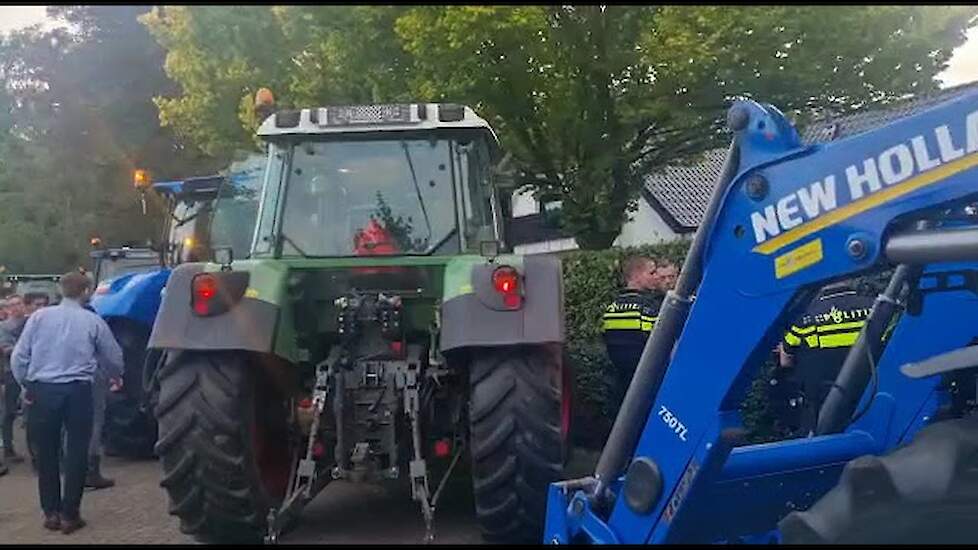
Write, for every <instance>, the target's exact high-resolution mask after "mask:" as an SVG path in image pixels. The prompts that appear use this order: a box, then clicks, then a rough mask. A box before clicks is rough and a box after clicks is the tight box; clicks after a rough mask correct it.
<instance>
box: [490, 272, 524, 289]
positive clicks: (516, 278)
mask: <svg viewBox="0 0 978 550" xmlns="http://www.w3.org/2000/svg"><path fill="white" fill-rule="evenodd" d="M492 286H494V287H496V292H498V293H500V294H516V293H517V292H519V290H520V275H519V273H517V272H516V270H515V269H513V268H512V267H500V268H497V269H496V271H493V272H492Z"/></svg>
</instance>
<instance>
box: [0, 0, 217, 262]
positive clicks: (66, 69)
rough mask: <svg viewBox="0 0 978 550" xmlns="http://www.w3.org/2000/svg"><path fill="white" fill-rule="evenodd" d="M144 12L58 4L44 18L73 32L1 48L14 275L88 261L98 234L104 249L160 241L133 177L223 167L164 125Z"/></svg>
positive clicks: (7, 231) (6, 215) (5, 252)
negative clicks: (158, 109)
mask: <svg viewBox="0 0 978 550" xmlns="http://www.w3.org/2000/svg"><path fill="white" fill-rule="evenodd" d="M146 9H147V8H145V7H142V8H141V7H131V6H55V7H52V8H51V9H50V10H49V14H50V15H52V16H54V17H58V18H60V19H61V20H62V21H66V22H69V23H71V24H72V25H73V27H74V28H72V29H68V28H58V29H54V30H52V31H42V30H41V29H38V28H31V29H26V30H24V31H21V32H17V33H14V34H12V35H10V36H9V37H6V38H5V39H4V40H3V42H2V43H0V75H2V77H3V79H2V80H3V84H4V86H3V94H0V97H7V98H8V102H9V104H10V109H9V111H8V112H9V117H8V122H7V123H6V124H5V125H4V127H3V128H0V132H2V137H0V147H3V148H4V150H3V151H2V155H0V156H2V158H3V159H4V160H5V161H6V162H4V163H3V166H0V190H3V191H5V193H4V195H3V200H2V201H0V234H3V239H0V241H2V243H0V258H3V261H4V262H5V263H6V264H7V267H8V269H11V270H14V269H17V270H29V271H64V270H67V269H70V268H74V267H77V266H78V265H80V264H83V263H87V251H88V247H89V245H88V241H89V237H91V236H93V235H99V236H101V237H102V239H103V242H105V243H106V244H113V243H120V242H124V241H141V240H145V239H147V238H151V237H156V236H157V234H158V233H157V231H158V228H159V222H160V217H159V212H158V211H157V212H152V211H151V214H156V215H155V216H150V217H146V216H143V215H142V212H141V209H140V206H139V201H138V195H137V194H136V191H135V189H133V187H132V183H131V182H132V171H133V170H134V169H135V168H147V169H149V170H150V172H151V173H152V174H154V176H155V177H157V178H160V179H165V178H167V177H180V176H187V175H194V174H196V173H199V172H198V171H203V170H207V171H209V170H213V169H216V166H214V164H215V161H214V159H208V158H205V157H202V156H201V155H200V154H199V153H197V152H196V149H194V148H192V147H188V146H186V145H185V144H182V143H180V142H179V141H177V140H175V139H174V137H173V135H172V133H171V132H170V131H168V130H164V129H160V127H159V123H158V119H157V112H156V107H155V106H154V104H153V102H152V99H153V97H154V96H155V95H158V94H161V93H166V92H168V91H170V90H171V89H172V86H173V84H172V83H171V82H169V81H168V80H167V78H166V75H165V74H164V73H163V71H162V67H161V65H162V60H163V52H162V50H161V49H160V48H159V47H158V46H157V45H156V44H155V42H154V41H153V39H152V37H151V36H150V35H149V33H148V32H147V31H146V29H145V28H144V27H143V26H142V25H140V24H139V22H138V21H137V20H136V16H137V15H138V14H139V13H140V12H141V11H145V10H146ZM4 94H5V96H4ZM0 103H2V101H0Z"/></svg>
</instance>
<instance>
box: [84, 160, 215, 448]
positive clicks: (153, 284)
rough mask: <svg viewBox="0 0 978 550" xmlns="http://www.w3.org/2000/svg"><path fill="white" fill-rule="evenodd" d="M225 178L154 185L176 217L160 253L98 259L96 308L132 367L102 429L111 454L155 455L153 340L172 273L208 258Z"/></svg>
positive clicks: (109, 254) (112, 253)
mask: <svg viewBox="0 0 978 550" xmlns="http://www.w3.org/2000/svg"><path fill="white" fill-rule="evenodd" d="M222 179H223V178H222V177H221V176H219V175H217V176H205V177H196V178H188V179H186V180H182V181H166V182H158V183H154V184H153V185H152V190H153V191H155V192H156V193H157V195H159V196H160V197H161V198H162V199H163V200H164V201H165V202H166V213H167V217H168V218H169V220H168V223H167V224H165V228H164V232H163V238H162V239H161V243H162V245H161V246H160V247H159V250H154V249H153V248H151V247H130V246H124V247H117V248H108V249H98V250H94V251H92V253H91V256H92V259H93V263H94V270H93V273H94V276H95V283H96V287H95V292H94V294H93V295H92V300H91V306H92V308H94V309H95V311H96V312H97V313H98V314H99V315H100V316H102V318H104V319H105V320H106V322H108V324H109V327H110V328H111V329H112V333H113V335H115V337H116V340H117V341H118V342H119V345H120V346H121V347H122V350H123V356H124V359H125V365H126V367H125V375H124V378H123V385H122V388H121V389H120V390H119V391H116V392H113V393H111V394H110V396H109V399H108V402H107V404H106V415H105V425H104V427H103V430H102V438H103V445H104V448H105V452H106V454H109V455H116V456H129V457H151V456H153V445H154V444H155V443H156V436H157V434H156V423H155V421H154V420H153V417H152V414H150V411H147V410H146V406H145V403H144V400H143V391H142V369H143V364H144V363H145V361H146V360H147V355H146V342H147V340H148V339H149V333H150V330H152V327H153V321H154V320H155V319H156V311H157V310H158V309H159V307H160V300H161V292H162V290H163V287H164V286H166V281H167V279H168V278H169V276H170V271H171V269H172V267H173V266H174V265H176V264H179V263H181V262H182V261H184V260H186V259H188V258H190V259H196V258H201V257H202V254H206V253H207V251H206V247H205V246H204V245H206V242H207V239H206V233H205V231H206V228H207V221H208V216H209V213H210V211H211V207H212V203H213V201H214V199H215V198H216V197H217V191H218V188H219V187H220V185H221V182H222Z"/></svg>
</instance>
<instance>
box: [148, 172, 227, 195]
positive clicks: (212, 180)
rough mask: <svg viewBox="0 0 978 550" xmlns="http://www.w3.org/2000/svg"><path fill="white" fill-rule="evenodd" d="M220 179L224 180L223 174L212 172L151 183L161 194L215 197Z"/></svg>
mask: <svg viewBox="0 0 978 550" xmlns="http://www.w3.org/2000/svg"><path fill="white" fill-rule="evenodd" d="M222 181H224V176H222V175H220V174H214V175H212V176H198V177H193V178H187V179H183V180H172V181H160V182H156V183H154V184H153V189H154V190H156V192H157V193H160V194H162V195H173V196H177V195H195V196H203V197H210V196H214V197H216V196H217V191H218V189H220V187H221V182H222Z"/></svg>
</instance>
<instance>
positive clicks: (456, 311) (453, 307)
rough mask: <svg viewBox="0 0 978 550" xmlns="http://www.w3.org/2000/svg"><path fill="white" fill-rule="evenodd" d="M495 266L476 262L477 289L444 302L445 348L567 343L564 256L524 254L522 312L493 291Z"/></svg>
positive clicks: (442, 330)
mask: <svg viewBox="0 0 978 550" xmlns="http://www.w3.org/2000/svg"><path fill="white" fill-rule="evenodd" d="M496 267H497V266H496V265H493V264H486V265H480V266H476V267H475V268H474V269H473V272H472V286H473V292H470V293H468V294H463V295H461V296H456V297H455V298H452V299H450V300H448V301H446V302H445V303H444V304H442V308H441V325H442V326H441V349H442V351H449V350H453V349H459V348H464V347H479V346H508V345H517V344H543V343H553V342H563V341H564V286H563V274H562V270H561V264H560V260H559V259H557V258H556V257H549V256H528V257H526V258H524V260H523V266H522V268H519V270H520V271H521V273H522V276H523V285H524V294H523V296H524V299H523V304H522V306H521V307H520V308H519V309H517V310H506V309H505V308H503V307H501V305H502V301H501V298H499V297H498V294H496V293H495V291H494V290H493V289H492V286H491V285H492V282H491V273H492V271H493V270H494V269H495V268H496ZM496 302H498V303H496Z"/></svg>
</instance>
